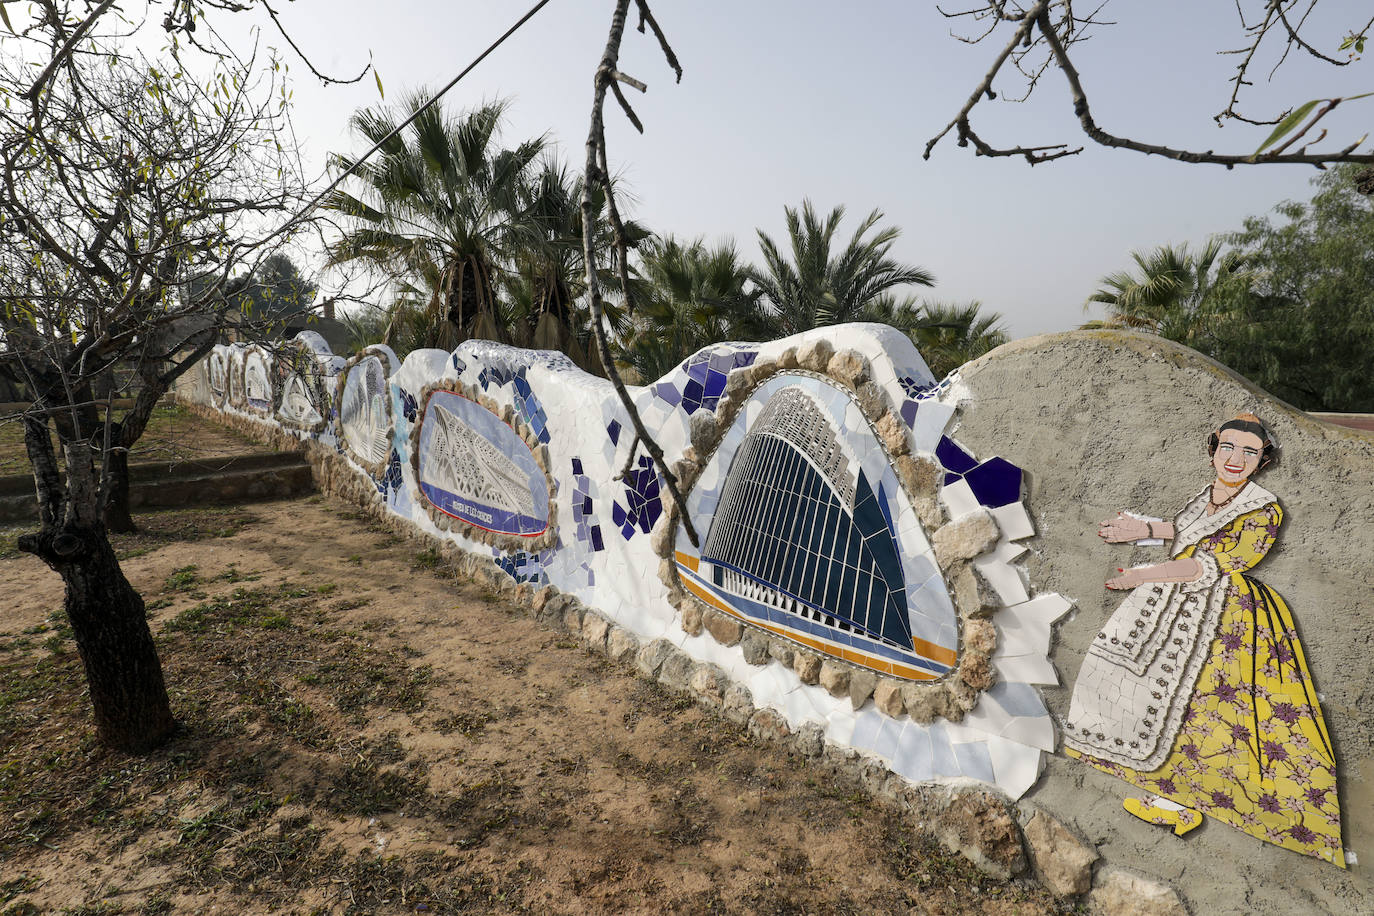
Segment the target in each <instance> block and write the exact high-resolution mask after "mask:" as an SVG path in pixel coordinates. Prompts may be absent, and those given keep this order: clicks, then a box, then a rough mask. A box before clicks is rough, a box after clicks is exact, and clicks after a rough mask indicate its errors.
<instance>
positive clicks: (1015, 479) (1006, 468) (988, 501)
mask: <svg viewBox="0 0 1374 916" xmlns="http://www.w3.org/2000/svg"><path fill="white" fill-rule="evenodd" d="M935 457H936V458H938V459H939V460H940V464H941V466H943V467H944V469H945V486H949V485H950V484H952V483H955V482H957V481H959V480H966V481H968V485H969V488H970V489H971V490H973V495H974V496H975V497H977V499H978V503H979V505H982V506H986V507H987V508H989V509H996V508H997V507H999V506H1006V505H1009V504H1011V503H1014V502H1018V501H1019V500H1020V499H1021V483H1022V473H1021V469H1020V468H1018V467H1017V466H1016V465H1014V464H1012V463H1011V462H1010V461H1008V460H1007V459H1005V458H1000V457H993V458H989V459H988V460H987V461H983V462H979V461H978V460H977V459H976V458H974V457H973V456H972V455H970V454H969V453H968V452H966V451H964V450H963V449H962V448H960V447H959V445H958V444H956V443H955V442H954V440H953V439H950V438H949V437H948V436H941V437H940V444H939V445H938V446H936V448H935Z"/></svg>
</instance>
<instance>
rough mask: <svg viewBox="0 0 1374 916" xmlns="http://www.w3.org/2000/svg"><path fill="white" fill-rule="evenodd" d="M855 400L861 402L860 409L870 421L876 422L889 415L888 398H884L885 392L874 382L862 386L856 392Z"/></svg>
mask: <svg viewBox="0 0 1374 916" xmlns="http://www.w3.org/2000/svg"><path fill="white" fill-rule="evenodd" d="M854 400H856V401H858V402H859V409H860V410H862V411H863V414H864V416H865V417H868V418H869V419H870V420H876V419H877V418H878V417H881V416H883V415H884V414H886V413H888V409H887V398H885V397H884V396H883V390H882V389H881V388H879V387H878V386H877V385H875V384H873V383H872V382H864V383H863V384H862V385H860V386H859V387H858V388H857V389H856V390H855V392H854Z"/></svg>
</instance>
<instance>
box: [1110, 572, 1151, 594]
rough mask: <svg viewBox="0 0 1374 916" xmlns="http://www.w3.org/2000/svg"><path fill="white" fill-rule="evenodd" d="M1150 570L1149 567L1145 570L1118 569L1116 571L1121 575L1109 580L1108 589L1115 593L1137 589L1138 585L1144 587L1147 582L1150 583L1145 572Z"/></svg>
mask: <svg viewBox="0 0 1374 916" xmlns="http://www.w3.org/2000/svg"><path fill="white" fill-rule="evenodd" d="M1148 568H1149V567H1146V568H1145V569H1122V568H1120V567H1117V570H1116V571H1117V572H1119V573H1121V575H1119V576H1116V577H1115V578H1112V579H1108V580H1107V588H1110V589H1113V590H1115V591H1124V590H1127V589H1132V588H1135V587H1136V586H1138V585H1144V584H1145V583H1146V582H1148V581H1150V580H1149V579H1147V578H1146V577H1145V571H1146V569H1148Z"/></svg>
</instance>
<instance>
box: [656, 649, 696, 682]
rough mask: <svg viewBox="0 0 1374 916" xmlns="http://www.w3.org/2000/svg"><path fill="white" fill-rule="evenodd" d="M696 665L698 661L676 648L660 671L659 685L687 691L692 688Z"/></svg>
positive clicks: (664, 661) (665, 660)
mask: <svg viewBox="0 0 1374 916" xmlns="http://www.w3.org/2000/svg"><path fill="white" fill-rule="evenodd" d="M696 665H697V663H696V660H695V659H693V658H692V656H690V655H688V654H687V653H686V652H683V651H682V650H681V649H679V648H677V647H676V646H675V647H673V649H672V651H671V652H670V653H669V654H668V657H667V658H665V659H664V660H663V667H661V668H659V669H658V680H659V683H661V684H663V685H664V686H665V687H672V688H673V689H674V690H687V689H688V688H689V687H690V686H691V679H692V672H693V671H694V670H695V669H696Z"/></svg>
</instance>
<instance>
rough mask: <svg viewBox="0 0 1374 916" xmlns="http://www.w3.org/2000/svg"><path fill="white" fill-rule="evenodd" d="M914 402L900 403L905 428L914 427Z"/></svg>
mask: <svg viewBox="0 0 1374 916" xmlns="http://www.w3.org/2000/svg"><path fill="white" fill-rule="evenodd" d="M916 404H917V402H916V401H905V402H903V403H902V419H903V420H904V421H906V425H907V426H915V425H916Z"/></svg>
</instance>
